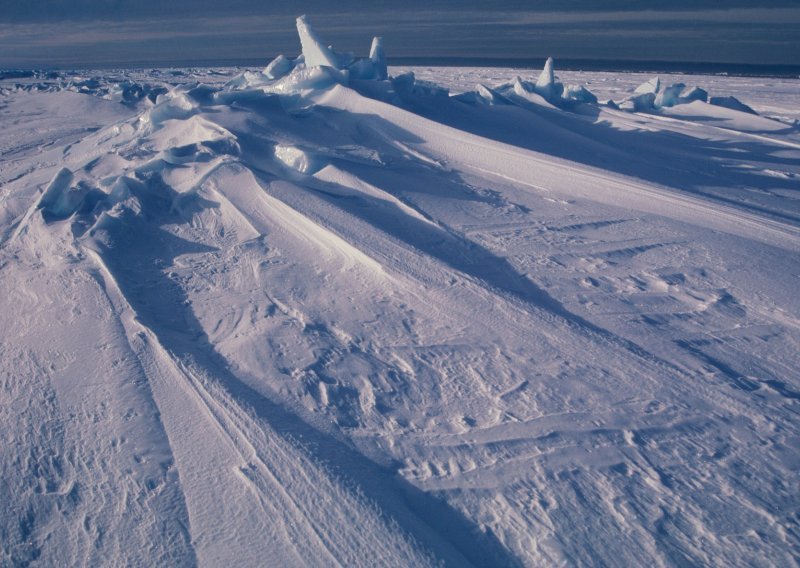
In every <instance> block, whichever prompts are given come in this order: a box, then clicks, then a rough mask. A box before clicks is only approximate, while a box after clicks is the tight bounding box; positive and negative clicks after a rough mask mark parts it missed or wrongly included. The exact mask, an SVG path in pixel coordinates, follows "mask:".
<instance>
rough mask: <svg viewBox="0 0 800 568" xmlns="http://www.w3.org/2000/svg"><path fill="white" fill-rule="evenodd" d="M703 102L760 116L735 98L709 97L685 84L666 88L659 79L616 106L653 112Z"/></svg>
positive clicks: (705, 93)
mask: <svg viewBox="0 0 800 568" xmlns="http://www.w3.org/2000/svg"><path fill="white" fill-rule="evenodd" d="M695 101H701V102H704V103H709V104H712V105H716V106H722V107H726V108H729V109H732V110H738V111H741V112H747V113H750V114H758V113H756V112H755V111H754V110H753V109H751V108H750V107H749V106H747V105H746V104H744V103H742V102H741V101H739V100H738V99H736V98H735V97H709V96H708V91H706V90H705V89H701V88H700V87H696V86H695V87H688V88H687V86H686V85H685V84H684V83H673V84H672V85H668V86H665V85H664V84H663V83H662V82H661V79H660V78H659V77H653V78H652V79H649V80H647V81H645V82H644V83H642V84H641V85H639V86H638V87H636V89H635V90H634V91H633V94H632V95H631V96H630V97H628V98H627V99H625V100H623V101H621V102H620V103H615V106H616V107H618V108H621V109H623V110H633V111H636V112H639V111H645V112H646V111H652V110H658V109H662V108H670V107H673V106H676V105H682V104H688V103H692V102H695Z"/></svg>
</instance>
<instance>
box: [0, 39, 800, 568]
mask: <svg viewBox="0 0 800 568" xmlns="http://www.w3.org/2000/svg"><path fill="white" fill-rule="evenodd" d="M308 37H309V38H311V39H312V40H313V38H314V36H313V34H309V35H308ZM320 46H323V47H324V44H322V43H319V42H313V41H312V47H310V48H309V51H308V52H306V53H305V57H304V58H300V59H294V60H291V59H289V58H285V57H284V58H283V59H280V60H278V61H277V63H275V64H274V65H271V66H270V68H269V72H268V73H267V74H265V73H260V72H252V71H248V72H246V73H243V74H238V75H237V73H238V72H239V70H212V69H197V70H173V71H158V72H155V71H153V72H151V71H140V72H97V73H86V74H84V75H83V76H81V77H72V76H69V74H61V75H59V76H55V77H41V76H32V77H29V78H27V79H23V80H20V79H19V78H14V79H7V80H3V81H0V90H1V91H0V92H2V95H0V124H2V127H3V128H2V129H0V151H2V159H1V160H0V241H1V242H2V244H1V245H0V281H1V282H2V290H3V309H2V310H0V329H2V330H3V339H2V343H0V397H2V404H1V405H0V420H2V424H3V429H2V431H0V432H2V434H0V435H2V440H0V444H1V445H0V448H2V453H0V468H2V472H1V473H2V477H1V478H2V480H3V482H2V484H0V502H2V503H3V507H2V509H0V564H3V565H21V564H27V563H34V564H41V565H55V564H57V565H63V564H68V565H134V564H139V565H195V564H201V565H209V566H218V565H224V564H231V565H242V566H263V565H275V566H278V565H280V566H307V565H314V566H327V565H344V566H358V565H363V566H376V565H385V566H426V565H438V564H441V563H444V564H446V565H453V566H466V565H476V566H504V565H505V566H520V565H524V566H540V565H576V564H577V565H630V566H639V565H651V564H653V565H659V566H660V565H719V566H730V565H776V566H791V565H796V564H797V562H798V554H800V530H799V528H798V510H799V509H800V477H798V466H800V453H799V452H798V449H799V448H798V445H799V444H798V441H799V440H800V436H799V435H798V434H800V432H798V430H799V429H800V425H799V424H798V420H797V416H798V410H799V409H800V406H798V405H799V404H800V371H798V369H800V357H799V356H798V353H799V352H800V299H798V295H797V281H798V277H800V254H798V252H800V201H799V199H800V183H798V180H800V132H799V131H798V128H797V125H796V124H795V123H793V118H794V117H796V116H800V105H798V102H797V96H796V91H795V98H794V99H792V98H791V89H789V87H786V90H785V91H783V92H785V93H789V94H787V95H786V96H785V97H783V98H781V97H776V94H775V93H776V92H778V93H780V92H781V91H780V89H776V87H775V84H772V83H765V82H764V81H762V80H757V79H749V80H748V79H742V78H720V77H715V78H710V79H709V80H708V81H704V80H702V78H699V77H691V78H689V79H688V80H686V79H685V78H683V77H680V78H678V77H676V78H670V79H669V80H665V79H664V78H663V77H662V79H661V82H662V85H671V84H674V83H678V82H683V83H686V84H688V85H694V84H697V85H699V86H700V87H702V88H703V89H706V90H707V91H708V93H709V94H710V95H712V96H733V95H735V96H736V98H737V99H739V100H741V101H742V102H744V103H745V104H748V105H751V106H752V107H753V108H754V109H755V110H756V111H758V112H759V114H760V116H756V115H752V114H748V113H744V112H739V111H737V110H735V109H731V108H724V107H719V106H713V105H709V104H707V103H705V102H702V101H700V100H694V101H691V102H686V103H681V104H676V105H675V106H671V107H669V108H663V109H660V110H655V109H652V110H650V111H648V112H626V111H622V110H615V109H614V108H612V107H610V106H606V105H602V104H592V103H591V102H589V103H586V102H582V101H591V98H589V97H588V95H586V94H584V93H583V92H582V91H581V90H580V88H579V85H580V84H584V85H586V87H585V89H586V92H587V93H589V94H592V95H593V96H597V97H598V98H600V99H601V100H603V99H614V100H618V101H619V100H623V99H624V98H627V97H630V96H631V95H633V94H634V89H635V88H636V86H637V85H639V84H641V83H642V82H643V80H644V79H645V78H643V77H642V76H641V75H619V76H614V75H609V74H601V73H598V74H570V73H558V74H559V76H560V77H561V80H568V81H569V84H570V85H571V86H570V87H569V88H568V89H567V91H568V92H570V93H575V94H576V95H575V96H576V97H577V96H578V94H580V96H581V97H584V98H582V99H580V100H577V99H576V98H573V101H574V104H572V105H571V106H570V107H569V108H568V109H567V108H558V107H557V106H556V105H554V104H551V103H550V102H548V101H547V100H545V98H543V97H542V96H541V95H540V94H538V93H537V92H536V89H535V84H536V78H537V76H538V75H539V72H538V71H533V72H532V71H526V70H509V72H508V73H506V72H505V71H503V70H474V69H439V70H432V69H414V70H413V71H414V73H415V74H414V75H410V74H404V73H403V71H405V70H397V69H391V68H390V69H389V74H391V75H394V77H393V78H391V79H388V80H381V79H383V75H382V74H381V73H376V74H373V75H372V77H371V80H369V81H365V80H363V79H353V78H352V77H350V78H348V76H344V75H336V73H340V71H341V69H342V68H348V69H349V68H350V66H351V65H354V64H355V62H357V61H359V60H358V59H355V58H352V59H348V60H347V62H346V63H342V60H340V59H338V58H339V57H340V55H341V54H336V53H335V52H333V51H332V50H328V48H327V47H324V49H323V47H320ZM366 47H367V45H365V48H366ZM303 49H304V51H306V42H305V41H304V42H303ZM326 50H328V51H326ZM314 51H319V53H318V54H317V55H320V54H322V55H321V56H320V57H322V56H325V57H322V60H321V62H322V64H323V65H324V66H322V67H319V66H314V65H310V63H311V61H310V57H309V55H310V54H311V53H312V52H314ZM371 51H372V54H371V57H370V58H365V59H362V60H361V61H364V60H367V61H370V62H372V63H374V65H375V67H374V68H373V69H378V70H380V68H381V65H383V64H385V59H384V57H385V55H384V54H383V48H382V45H381V43H380V41H379V40H378V41H376V42H374V43H373V48H372V50H371ZM326 54H328V55H330V56H331V57H333V56H336V57H337V59H336V61H335V64H336V67H335V68H332V67H330V66H329V65H327V64H326V63H325V58H326V57H328V55H326ZM317 63H320V62H317ZM555 66H556V69H557V62H556V63H555ZM328 68H330V69H331V70H330V71H326V69H328ZM551 69H552V68H551ZM548 75H549V74H548ZM517 76H519V79H517ZM465 78H468V81H467V79H465ZM673 79H674V80H673ZM553 80H554V81H555V78H554V79H553ZM426 81H433V82H437V83H440V84H441V85H443V86H444V87H445V89H443V88H440V87H436V86H434V85H432V84H431V83H429V82H426ZM467 83H469V86H466V84H467ZM462 84H463V85H465V86H464V88H463V91H468V92H466V93H465V94H466V95H468V96H457V97H456V96H447V95H448V93H447V90H446V88H450V90H451V92H453V93H456V92H459V91H460V90H462V89H460V88H459V87H458V85H462ZM476 84H480V85H481V87H479V88H476V87H475V85H476ZM550 84H554V83H550ZM783 84H784V83H781V85H783ZM792 84H793V85H794V86H795V88H796V86H797V82H796V81H795V82H794V83H792ZM572 85H574V86H572ZM787 85H788V83H787ZM125 88H127V89H128V92H129V93H134V94H131V95H129V96H127V97H125V96H123V95H122V93H123V91H124V90H125ZM473 89H475V90H473ZM167 90H169V92H168V93H166V91H167ZM678 94H680V93H678ZM151 95H152V96H151ZM651 95H655V93H654V92H653V93H651Z"/></svg>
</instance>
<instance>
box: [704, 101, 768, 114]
mask: <svg viewBox="0 0 800 568" xmlns="http://www.w3.org/2000/svg"><path fill="white" fill-rule="evenodd" d="M708 102H709V103H710V104H712V105H716V106H721V107H725V108H729V109H731V110H738V111H739V112H746V113H748V114H758V113H757V112H756V111H754V110H753V109H752V108H750V107H749V106H747V105H746V104H744V103H743V102H742V101H740V100H739V99H737V98H736V97H711V98H710V99H709V100H708Z"/></svg>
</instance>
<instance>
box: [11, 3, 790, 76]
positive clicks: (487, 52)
mask: <svg viewBox="0 0 800 568" xmlns="http://www.w3.org/2000/svg"><path fill="white" fill-rule="evenodd" d="M666 4H669V6H668V7H667V6H665V5H666ZM756 5H757V6H758V7H757V8H754V7H753V6H756ZM303 13H306V14H308V16H309V18H310V19H311V21H312V23H313V24H314V25H315V27H316V28H317V29H318V31H319V32H320V34H321V35H322V37H323V38H325V39H326V40H327V41H328V42H330V43H331V44H333V46H334V47H336V48H337V49H339V50H342V51H355V52H356V53H360V54H366V52H367V50H368V48H369V43H370V40H371V37H372V35H382V36H384V40H385V45H386V49H387V53H388V55H389V58H390V63H391V58H392V56H394V57H398V58H401V57H406V58H407V57H422V56H430V57H463V58H500V59H508V60H513V59H527V60H530V59H536V58H544V57H546V56H548V55H552V56H554V57H556V58H567V59H602V60H661V61H691V62H711V63H718V62H721V63H751V64H752V63H756V64H758V63H763V64H767V65H776V64H791V65H800V25H798V22H800V0H766V1H765V0H760V1H758V2H754V1H752V0H750V1H745V0H719V1H711V0H670V1H668V2H663V1H661V2H655V1H652V0H640V1H636V0H606V1H601V0H577V1H569V0H564V1H561V2H556V1H553V0H535V1H522V0H505V1H503V0H496V1H492V0H481V1H478V0H445V1H436V0H426V1H423V0H393V1H386V0H373V1H372V2H357V1H355V0H337V1H335V2H331V1H322V0H308V1H292V0H286V1H283V2H270V1H268V0H136V1H132V0H0V67H64V66H73V67H74V66H81V67H108V66H131V65H136V66H139V65H141V66H156V65H192V64H196V65H203V64H209V65H211V64H235V63H242V64H254V63H256V62H259V61H263V62H266V61H268V60H270V59H271V58H272V57H274V56H275V55H277V54H278V53H285V54H287V55H295V54H297V53H298V52H299V50H300V45H299V41H298V40H297V36H296V33H295V29H294V18H295V17H296V16H298V15H300V14H303Z"/></svg>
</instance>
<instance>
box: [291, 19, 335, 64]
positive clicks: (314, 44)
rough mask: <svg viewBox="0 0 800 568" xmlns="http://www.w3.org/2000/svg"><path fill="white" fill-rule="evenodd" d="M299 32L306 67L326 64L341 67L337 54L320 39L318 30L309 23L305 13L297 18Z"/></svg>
mask: <svg viewBox="0 0 800 568" xmlns="http://www.w3.org/2000/svg"><path fill="white" fill-rule="evenodd" d="M297 33H298V35H299V36H300V45H302V46H303V57H304V59H305V63H306V67H317V66H320V65H325V66H327V67H333V68H335V69H338V68H339V62H338V60H337V58H336V55H335V54H334V53H333V51H331V49H330V48H328V47H325V44H324V43H322V40H321V39H319V36H318V35H317V32H315V31H314V29H313V28H312V27H311V24H309V23H308V20H307V19H306V17H305V15H303V16H300V17H299V18H297Z"/></svg>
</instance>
